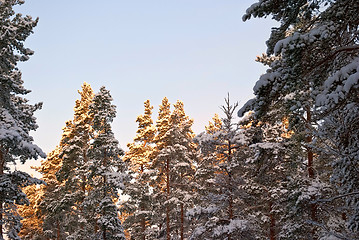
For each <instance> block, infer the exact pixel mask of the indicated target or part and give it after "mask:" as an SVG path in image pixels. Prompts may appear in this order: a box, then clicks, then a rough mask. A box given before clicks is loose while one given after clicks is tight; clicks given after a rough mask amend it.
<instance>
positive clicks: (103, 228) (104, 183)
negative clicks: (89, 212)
mask: <svg viewBox="0 0 359 240" xmlns="http://www.w3.org/2000/svg"><path fill="white" fill-rule="evenodd" d="M106 160H107V154H106V151H105V152H104V158H103V162H102V163H103V166H104V167H105V168H106V167H107V161H106ZM106 184H107V178H106V175H103V197H104V198H105V197H106V195H107V186H106ZM102 214H103V215H105V214H106V213H105V211H104V210H103V211H102ZM102 239H103V240H106V239H107V237H106V225H102Z"/></svg>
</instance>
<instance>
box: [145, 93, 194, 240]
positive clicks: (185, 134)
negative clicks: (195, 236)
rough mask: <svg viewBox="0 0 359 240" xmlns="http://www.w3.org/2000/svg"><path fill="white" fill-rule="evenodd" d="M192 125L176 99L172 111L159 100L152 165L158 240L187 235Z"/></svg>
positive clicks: (190, 193)
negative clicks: (158, 232) (158, 228)
mask: <svg viewBox="0 0 359 240" xmlns="http://www.w3.org/2000/svg"><path fill="white" fill-rule="evenodd" d="M192 124H193V120H191V119H189V118H188V116H186V115H185V113H184V108H183V103H182V102H180V101H177V103H176V104H175V105H174V110H173V112H172V113H171V112H170V104H169V103H168V99H167V98H164V99H163V100H162V105H161V106H160V108H159V116H158V121H157V125H156V127H157V135H156V138H155V143H156V152H155V158H154V160H153V163H152V166H151V167H152V169H153V170H154V171H155V174H156V177H155V178H154V179H155V184H154V201H155V203H154V204H155V209H154V211H155V212H156V215H157V216H155V219H156V220H157V221H158V222H157V225H158V226H160V234H159V236H158V238H159V239H167V240H169V239H171V238H173V239H177V238H178V239H184V238H185V237H186V236H185V232H186V231H185V228H187V225H188V223H186V222H185V217H184V215H185V211H186V208H188V207H189V206H191V205H192V199H191V198H192V187H191V179H192V177H193V174H194V171H193V161H194V160H195V158H196V151H195V145H194V143H193V132H192V130H191V126H192ZM161 219H164V220H165V223H163V222H162V221H161ZM163 225H165V228H164V227H163Z"/></svg>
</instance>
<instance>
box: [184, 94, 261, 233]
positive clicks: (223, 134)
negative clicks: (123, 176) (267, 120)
mask: <svg viewBox="0 0 359 240" xmlns="http://www.w3.org/2000/svg"><path fill="white" fill-rule="evenodd" d="M225 101H226V105H224V106H222V111H223V112H224V114H225V118H223V119H222V121H219V120H218V118H214V121H215V124H210V126H209V127H207V128H206V130H207V133H202V134H200V135H198V136H197V137H196V141H198V143H199V146H200V148H201V152H202V158H201V161H200V162H199V163H198V167H197V171H196V177H195V179H196V182H197V191H198V193H199V195H200V199H198V200H199V201H198V202H196V205H195V207H194V208H192V209H191V210H190V211H188V213H187V215H188V217H189V218H190V219H192V220H193V221H196V222H197V223H196V227H195V228H194V230H193V231H192V233H191V236H190V238H189V239H226V240H229V239H242V238H243V239H254V236H253V234H252V229H251V228H252V226H251V225H252V224H251V223H250V221H249V220H250V219H246V218H244V217H243V216H242V214H243V213H244V211H243V206H241V205H240V202H241V201H242V200H241V198H242V197H243V196H242V193H241V189H240V186H242V185H243V183H244V179H243V176H244V173H245V171H244V169H245V168H244V159H245V156H246V154H245V151H244V144H245V143H246V137H245V135H244V134H243V133H242V132H241V131H240V128H239V125H238V124H236V123H234V122H233V118H234V111H235V110H236V108H237V107H238V104H235V105H231V104H230V102H229V98H227V99H225ZM214 126H215V127H214ZM253 228H254V227H253Z"/></svg>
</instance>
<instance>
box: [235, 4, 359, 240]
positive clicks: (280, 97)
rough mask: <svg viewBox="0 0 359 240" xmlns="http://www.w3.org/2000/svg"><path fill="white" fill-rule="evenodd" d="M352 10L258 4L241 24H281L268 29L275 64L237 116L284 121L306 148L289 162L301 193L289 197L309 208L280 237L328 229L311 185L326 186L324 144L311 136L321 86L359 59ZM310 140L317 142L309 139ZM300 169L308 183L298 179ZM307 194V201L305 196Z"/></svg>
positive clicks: (340, 6)
mask: <svg viewBox="0 0 359 240" xmlns="http://www.w3.org/2000/svg"><path fill="white" fill-rule="evenodd" d="M356 9H358V2H357V1H354V0H353V1H343V0H339V1H330V0H320V1H316V0H303V1H277V0H259V1H257V3H255V4H253V5H252V6H251V7H249V8H248V9H247V12H246V14H245V15H244V16H243V20H248V19H250V18H251V17H252V16H253V17H266V16H270V15H271V16H272V18H273V19H274V20H277V21H278V22H280V26H279V27H276V28H273V29H272V34H271V36H270V38H269V40H268V41H267V46H268V48H267V54H268V56H267V57H268V59H271V61H273V62H272V63H270V68H269V69H268V70H267V73H266V74H264V75H262V76H261V77H260V79H259V81H258V82H257V83H256V85H255V87H254V92H255V95H256V98H255V99H253V100H250V101H248V102H247V103H246V104H245V106H244V107H243V108H242V109H241V110H240V111H239V115H242V114H243V113H244V112H245V111H248V110H254V112H255V117H256V118H257V119H259V120H262V121H263V122H272V123H275V122H278V121H279V120H280V119H282V118H283V117H288V118H289V123H290V128H291V129H292V130H293V131H294V134H293V136H292V139H293V140H295V139H296V140H297V144H298V145H297V146H296V147H295V148H296V149H297V150H300V149H301V148H303V150H305V151H303V150H302V151H298V152H297V155H296V156H295V157H294V158H292V161H293V162H294V161H295V162H296V164H297V166H298V174H297V177H296V178H292V180H291V183H293V186H294V185H297V186H296V188H297V189H302V190H303V191H302V192H296V194H294V195H296V196H294V195H293V198H292V201H293V203H295V202H298V200H300V198H301V200H303V199H305V201H306V202H307V203H306V204H303V206H304V207H306V206H307V207H306V208H307V210H306V209H305V208H302V209H301V210H300V212H302V213H304V215H303V217H302V221H300V223H299V222H295V223H293V224H292V225H290V226H289V225H288V229H287V231H285V232H284V233H283V234H284V235H283V238H285V236H286V237H287V238H288V239H303V238H313V239H318V238H319V237H321V235H322V233H324V232H328V229H330V227H329V228H328V225H326V223H325V221H324V220H322V219H321V216H319V214H320V213H322V212H321V211H320V210H319V209H318V207H320V206H318V204H316V202H315V201H314V200H315V198H318V197H320V196H319V195H320V192H318V188H315V187H313V186H314V185H317V183H318V181H319V182H320V184H322V183H323V182H324V183H323V184H324V185H326V183H325V182H326V180H327V179H326V172H323V171H322V170H323V169H324V168H322V167H321V162H320V159H323V156H321V153H322V151H320V148H322V146H318V145H317V143H319V142H320V139H319V137H320V136H319V135H317V134H315V131H316V126H317V125H318V124H319V125H320V124H322V123H323V121H322V117H323V116H322V115H321V114H319V113H320V112H321V110H320V109H319V110H320V111H319V112H318V111H317V110H318V108H317V106H316V105H315V101H316V100H317V97H318V94H319V93H321V91H322V90H323V84H324V82H326V81H327V80H329V79H331V76H332V75H333V73H334V72H335V71H337V70H339V69H340V68H342V67H344V66H348V65H350V63H352V61H353V60H354V58H355V56H357V53H358V49H359V47H358V44H357V36H358V35H357V27H358V16H357V14H355V13H354V12H355V11H356ZM272 57H274V58H272ZM327 83H329V84H324V86H325V85H326V86H329V85H332V83H333V82H332V81H330V80H329V82H328V81H327ZM351 86H352V85H351ZM338 90H339V91H340V88H339V89H338ZM313 136H316V137H317V138H316V139H313ZM288 150H289V149H288ZM314 151H315V152H314ZM330 159H331V158H329V160H330ZM304 168H306V172H307V174H306V175H307V176H306V177H307V179H306V180H304V181H302V180H301V179H304V178H303V177H304V172H302V169H304ZM300 172H302V174H300ZM300 175H302V176H300ZM298 184H299V185H298ZM303 184H304V185H306V187H304V186H303ZM308 194H309V195H310V199H311V200H310V199H307V197H303V196H308ZM309 223H311V224H312V226H310V225H308V224H309ZM314 226H317V227H314ZM318 227H319V228H318ZM293 230H294V231H293ZM308 232H309V233H310V234H309V235H308V234H307V233H308ZM329 232H330V231H329ZM292 233H293V235H292V236H291V235H290V234H292Z"/></svg>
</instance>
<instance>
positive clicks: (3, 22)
mask: <svg viewBox="0 0 359 240" xmlns="http://www.w3.org/2000/svg"><path fill="white" fill-rule="evenodd" d="M23 3H24V1H19V0H9V1H1V3H0V35H1V40H0V42H1V56H0V239H3V238H4V234H5V235H6V236H7V237H8V238H9V239H19V236H18V233H19V231H20V227H21V224H20V220H21V217H20V216H19V215H18V213H17V207H16V205H15V204H19V205H24V204H28V199H27V198H26V195H25V194H24V193H23V191H22V189H21V188H22V187H26V186H28V185H31V184H35V183H36V184H40V183H42V182H41V181H39V180H37V179H35V178H32V177H31V176H30V175H28V174H26V173H24V172H20V171H16V170H15V171H14V170H12V169H10V168H9V164H12V163H14V164H15V161H16V160H20V162H21V163H24V162H25V161H26V160H28V159H37V158H38V157H46V155H45V153H43V152H42V150H41V149H40V148H39V147H38V146H36V145H35V144H34V143H33V138H32V137H31V136H30V134H29V133H30V131H35V130H36V129H37V128H38V126H37V124H36V118H35V117H34V112H35V111H36V110H38V109H40V108H41V105H42V104H41V103H39V104H35V105H31V104H29V103H28V100H27V99H25V98H24V97H23V95H26V94H27V93H29V92H30V90H27V89H25V88H24V86H23V80H22V77H21V72H20V70H19V69H18V67H17V64H18V62H19V61H22V62H23V61H27V60H28V59H29V58H30V56H31V55H32V54H33V53H34V52H33V51H32V50H30V49H28V48H26V47H25V46H24V42H25V40H26V38H27V37H28V36H30V34H31V33H32V32H33V28H34V27H35V26H36V25H37V22H38V19H35V20H34V19H32V18H31V17H30V16H23V15H21V14H20V13H15V11H14V9H13V8H14V7H15V6H16V5H20V4H23Z"/></svg>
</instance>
